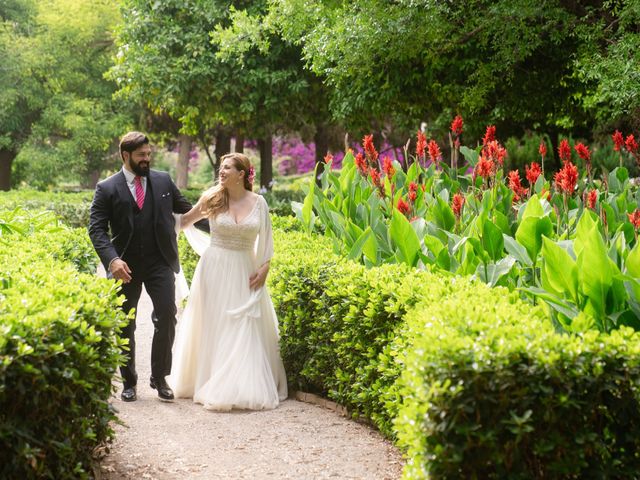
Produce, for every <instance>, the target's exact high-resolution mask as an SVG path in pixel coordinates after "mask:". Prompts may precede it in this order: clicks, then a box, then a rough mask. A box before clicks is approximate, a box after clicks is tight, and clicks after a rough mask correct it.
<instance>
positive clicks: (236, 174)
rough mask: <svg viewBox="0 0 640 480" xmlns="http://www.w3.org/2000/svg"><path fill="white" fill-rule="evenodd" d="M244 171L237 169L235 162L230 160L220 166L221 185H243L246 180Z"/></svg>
mask: <svg viewBox="0 0 640 480" xmlns="http://www.w3.org/2000/svg"><path fill="white" fill-rule="evenodd" d="M243 177H244V171H242V170H238V169H237V168H236V164H235V162H234V161H233V160H232V159H230V158H228V159H226V160H224V161H223V162H222V164H221V165H220V174H219V178H220V185H222V186H223V187H228V186H230V185H236V184H241V183H242V182H243V181H244V179H243Z"/></svg>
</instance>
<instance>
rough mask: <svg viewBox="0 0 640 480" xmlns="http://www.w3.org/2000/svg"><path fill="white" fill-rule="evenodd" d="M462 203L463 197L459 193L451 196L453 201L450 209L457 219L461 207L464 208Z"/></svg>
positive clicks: (460, 212) (460, 213)
mask: <svg viewBox="0 0 640 480" xmlns="http://www.w3.org/2000/svg"><path fill="white" fill-rule="evenodd" d="M464 202H465V199H464V197H463V196H462V195H460V194H459V193H456V194H455V195H454V196H453V200H452V201H451V208H452V209H453V214H454V215H455V216H456V218H458V219H459V218H460V215H462V207H463V206H464Z"/></svg>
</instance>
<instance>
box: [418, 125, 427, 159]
mask: <svg viewBox="0 0 640 480" xmlns="http://www.w3.org/2000/svg"><path fill="white" fill-rule="evenodd" d="M425 148H427V137H425V136H424V133H422V132H421V131H420V130H418V140H417V142H416V156H417V157H418V159H419V160H424V150H425Z"/></svg>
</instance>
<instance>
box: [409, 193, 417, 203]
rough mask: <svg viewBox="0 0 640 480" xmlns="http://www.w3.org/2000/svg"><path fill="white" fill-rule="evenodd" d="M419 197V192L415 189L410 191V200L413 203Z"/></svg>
mask: <svg viewBox="0 0 640 480" xmlns="http://www.w3.org/2000/svg"><path fill="white" fill-rule="evenodd" d="M417 197H418V194H417V193H416V192H415V191H413V192H409V201H410V202H411V203H413V202H415V201H416V198H417Z"/></svg>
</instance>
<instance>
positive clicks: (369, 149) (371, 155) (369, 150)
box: [362, 135, 378, 164]
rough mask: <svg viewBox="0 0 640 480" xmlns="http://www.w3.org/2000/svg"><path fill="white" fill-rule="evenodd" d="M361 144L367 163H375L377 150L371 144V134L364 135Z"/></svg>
mask: <svg viewBox="0 0 640 480" xmlns="http://www.w3.org/2000/svg"><path fill="white" fill-rule="evenodd" d="M362 144H363V146H364V153H365V155H366V157H367V160H369V163H370V164H373V163H376V162H377V161H378V152H377V151H376V147H375V146H374V145H373V135H365V136H364V138H363V139H362Z"/></svg>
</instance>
